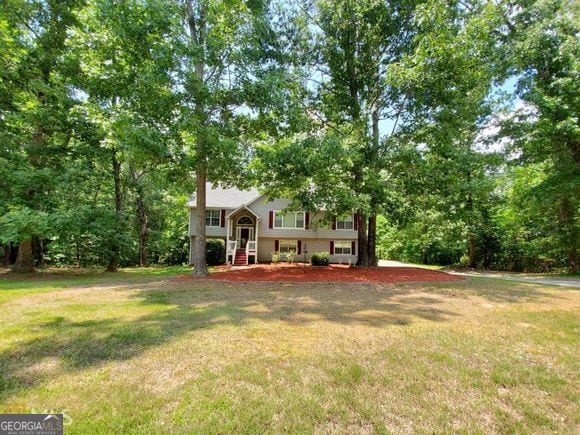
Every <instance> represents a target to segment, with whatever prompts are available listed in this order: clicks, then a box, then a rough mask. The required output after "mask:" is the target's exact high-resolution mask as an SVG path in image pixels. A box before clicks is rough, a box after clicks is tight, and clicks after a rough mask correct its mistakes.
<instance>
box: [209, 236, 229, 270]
mask: <svg viewBox="0 0 580 435" xmlns="http://www.w3.org/2000/svg"><path fill="white" fill-rule="evenodd" d="M205 255H206V260H207V264H208V265H209V266H216V265H218V264H224V263H225V262H226V245H225V243H224V241H223V240H222V239H207V240H206V242H205Z"/></svg>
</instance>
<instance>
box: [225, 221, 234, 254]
mask: <svg viewBox="0 0 580 435" xmlns="http://www.w3.org/2000/svg"><path fill="white" fill-rule="evenodd" d="M229 250H230V218H229V217H228V218H226V264H228V263H229V260H228V253H229ZM233 260H234V259H233V258H232V262H233Z"/></svg>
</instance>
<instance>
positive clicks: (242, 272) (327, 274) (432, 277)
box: [180, 264, 463, 284]
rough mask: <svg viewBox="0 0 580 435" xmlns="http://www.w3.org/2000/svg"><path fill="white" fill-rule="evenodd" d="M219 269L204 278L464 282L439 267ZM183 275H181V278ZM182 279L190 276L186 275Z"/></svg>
mask: <svg viewBox="0 0 580 435" xmlns="http://www.w3.org/2000/svg"><path fill="white" fill-rule="evenodd" d="M219 269H221V271H220V272H216V273H212V274H211V275H210V276H209V277H207V278H203V279H209V280H217V281H277V282H353V283H357V282H359V283H365V282H366V283H388V284H394V283H400V282H440V281H461V280H463V278H461V277H458V276H454V275H449V274H448V273H445V272H439V271H436V270H429V269H420V268H416V267H349V266H343V265H331V266H328V267H313V266H310V265H305V264H294V265H273V264H257V265H252V266H248V267H247V268H233V267H230V266H223V267H220V268H219ZM219 269H218V270H219ZM180 278H181V277H180ZM182 278H191V279H194V278H193V277H191V276H183V277H182Z"/></svg>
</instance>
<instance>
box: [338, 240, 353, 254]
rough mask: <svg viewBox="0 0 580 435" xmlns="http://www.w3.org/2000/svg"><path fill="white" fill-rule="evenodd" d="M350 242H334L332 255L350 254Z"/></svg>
mask: <svg viewBox="0 0 580 435" xmlns="http://www.w3.org/2000/svg"><path fill="white" fill-rule="evenodd" d="M351 248H352V243H351V242H344V241H343V242H334V255H351V253H352V250H351Z"/></svg>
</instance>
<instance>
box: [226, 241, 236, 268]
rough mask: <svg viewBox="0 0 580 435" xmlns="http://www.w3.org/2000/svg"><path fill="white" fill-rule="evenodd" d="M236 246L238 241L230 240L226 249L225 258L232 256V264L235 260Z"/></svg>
mask: <svg viewBox="0 0 580 435" xmlns="http://www.w3.org/2000/svg"><path fill="white" fill-rule="evenodd" d="M237 246H238V242H237V241H236V240H230V241H229V243H228V246H227V250H226V258H229V256H230V255H231V256H232V264H234V262H235V261H236V248H237Z"/></svg>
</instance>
